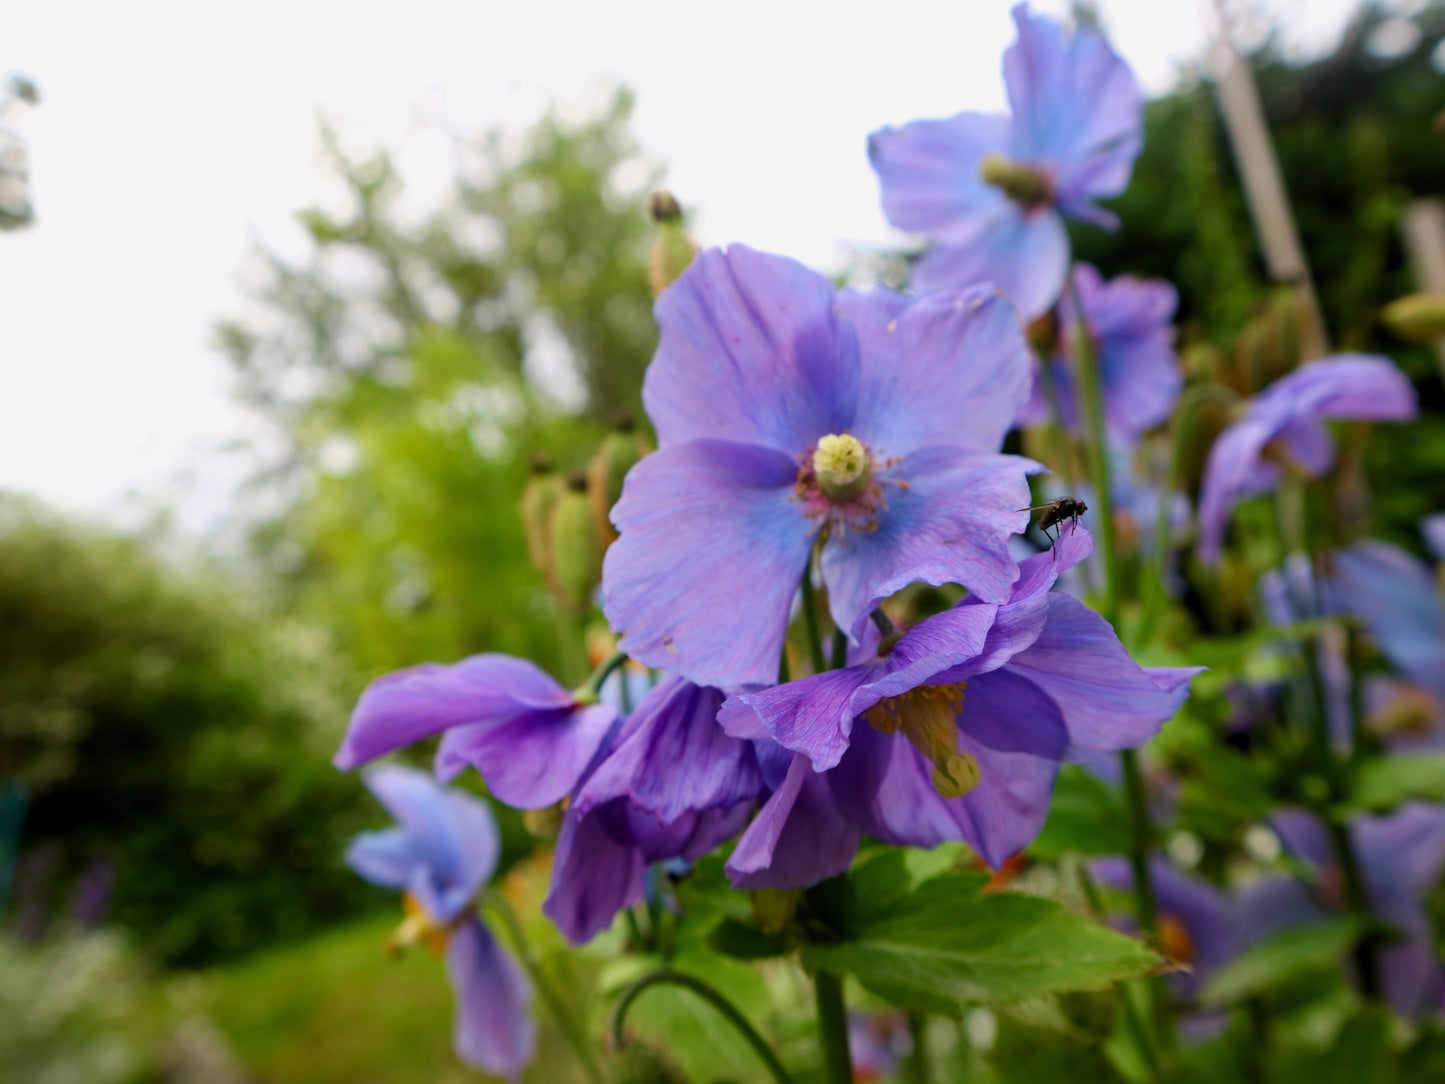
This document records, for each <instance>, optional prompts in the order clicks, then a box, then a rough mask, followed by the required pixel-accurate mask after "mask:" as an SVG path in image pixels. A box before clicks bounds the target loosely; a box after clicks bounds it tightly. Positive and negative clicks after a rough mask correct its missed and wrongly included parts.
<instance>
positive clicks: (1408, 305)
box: [1380, 291, 1445, 342]
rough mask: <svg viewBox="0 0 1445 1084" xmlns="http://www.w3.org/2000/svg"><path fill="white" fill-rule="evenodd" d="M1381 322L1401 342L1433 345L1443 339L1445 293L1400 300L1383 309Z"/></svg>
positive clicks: (1418, 295) (1426, 294)
mask: <svg viewBox="0 0 1445 1084" xmlns="http://www.w3.org/2000/svg"><path fill="white" fill-rule="evenodd" d="M1380 318H1381V319H1382V320H1384V321H1385V326H1386V327H1388V328H1389V329H1390V330H1391V331H1393V332H1394V333H1395V334H1396V335H1399V336H1400V337H1401V338H1402V339H1409V340H1410V341H1412V342H1434V341H1435V340H1436V339H1440V338H1445V292H1439V291H1435V292H1431V293H1422V294H1411V295H1409V296H1408V297H1402V298H1400V299H1399V300H1398V301H1392V302H1390V303H1389V304H1388V305H1386V306H1385V308H1384V311H1383V312H1381V313H1380Z"/></svg>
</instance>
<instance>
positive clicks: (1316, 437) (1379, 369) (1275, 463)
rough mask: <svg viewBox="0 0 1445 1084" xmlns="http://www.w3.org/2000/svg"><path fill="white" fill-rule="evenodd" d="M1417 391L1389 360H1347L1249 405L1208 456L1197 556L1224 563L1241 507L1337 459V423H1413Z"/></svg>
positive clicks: (1297, 375) (1305, 371)
mask: <svg viewBox="0 0 1445 1084" xmlns="http://www.w3.org/2000/svg"><path fill="white" fill-rule="evenodd" d="M1414 416H1415V389H1414V388H1413V387H1412V386H1411V384H1410V381H1409V380H1408V379H1407V378H1406V377H1405V374H1404V373H1402V372H1401V371H1400V370H1399V369H1398V368H1396V366H1395V364H1394V363H1393V362H1392V361H1390V360H1389V359H1388V358H1382V357H1374V356H1371V355H1367V354H1340V355H1337V356H1335V357H1331V358H1321V359H1320V360H1318V361H1311V362H1306V363H1305V364H1304V365H1301V366H1300V367H1299V368H1298V369H1296V370H1294V372H1292V373H1289V374H1287V375H1285V376H1282V377H1280V378H1279V379H1278V380H1276V381H1275V382H1274V383H1273V384H1271V385H1270V386H1269V387H1268V388H1266V389H1265V390H1264V391H1262V392H1260V393H1259V394H1258V395H1256V396H1255V397H1254V398H1253V399H1252V400H1250V402H1249V403H1248V405H1247V408H1246V410H1245V413H1244V416H1243V417H1242V418H1240V420H1239V421H1237V422H1235V423H1234V424H1233V425H1231V426H1229V428H1227V429H1225V430H1224V432H1222V433H1221V434H1220V435H1219V438H1218V439H1217V440H1216V441H1215V442H1214V447H1213V448H1211V449H1210V451H1209V460H1208V462H1207V463H1206V464H1205V468H1204V484H1203V487H1202V490H1201V493H1200V497H1199V545H1198V550H1197V552H1198V554H1199V557H1200V559H1201V560H1203V561H1204V562H1205V563H1207V564H1214V563H1216V562H1218V560H1219V556H1220V552H1221V549H1222V547H1223V544H1224V529H1225V527H1226V526H1227V524H1228V521H1229V515H1230V512H1231V511H1232V510H1233V508H1234V506H1235V505H1236V504H1237V503H1238V502H1240V501H1241V500H1244V499H1245V498H1248V497H1255V496H1259V495H1260V494H1263V493H1267V492H1269V491H1270V490H1272V489H1274V488H1275V487H1276V486H1277V485H1279V483H1280V482H1281V481H1282V480H1283V478H1284V475H1285V469H1286V466H1288V468H1289V469H1291V470H1295V471H1298V472H1300V473H1301V474H1303V475H1305V476H1306V477H1310V478H1314V477H1318V476H1319V475H1321V474H1323V473H1324V472H1325V471H1327V470H1328V469H1329V468H1330V466H1331V465H1332V464H1333V463H1334V460H1335V443H1334V439H1333V438H1332V437H1331V436H1330V431H1329V429H1328V427H1327V426H1326V425H1325V423H1326V421H1328V420H1329V419H1332V418H1341V419H1351V420H1357V421H1370V420H1375V421H1409V420H1410V419H1411V418H1413V417H1414Z"/></svg>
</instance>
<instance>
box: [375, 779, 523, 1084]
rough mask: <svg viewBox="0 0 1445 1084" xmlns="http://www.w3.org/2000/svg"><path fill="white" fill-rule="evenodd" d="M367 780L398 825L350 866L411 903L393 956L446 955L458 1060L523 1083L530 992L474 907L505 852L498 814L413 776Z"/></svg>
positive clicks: (378, 835) (468, 797)
mask: <svg viewBox="0 0 1445 1084" xmlns="http://www.w3.org/2000/svg"><path fill="white" fill-rule="evenodd" d="M363 778H364V779H365V781H366V785H367V786H368V787H369V788H370V789H371V792H372V793H373V794H375V795H376V797H377V798H378V799H379V800H380V801H381V804H382V805H384V806H385V807H386V808H387V811H388V812H390V813H391V815H392V816H394V817H395V818H396V819H397V822H398V824H397V826H396V827H395V828H388V829H386V830H384V831H380V832H362V833H361V834H360V835H359V836H357V837H356V838H355V839H354V840H352V842H351V846H350V847H348V848H347V851H346V862H347V864H348V865H349V866H351V868H352V869H354V870H355V871H356V872H357V873H359V874H360V875H361V876H362V877H364V878H365V879H366V880H368V881H370V882H371V883H372V884H377V885H382V886H383V887H386V888H396V889H401V890H402V891H404V892H405V893H406V902H407V911H408V916H407V920H406V921H405V922H404V923H403V924H402V926H401V928H400V929H399V930H398V931H397V935H396V936H395V937H394V938H393V942H392V943H393V944H394V945H395V946H397V947H405V946H407V945H410V944H413V943H417V942H421V943H424V944H427V945H428V946H430V947H432V948H434V949H436V950H438V951H440V952H442V953H443V954H444V955H445V957H446V964H447V975H448V977H449V978H450V979H451V983H452V986H453V987H454V988H455V989H456V991H457V997H458V1005H457V1015H456V1023H455V1030H454V1033H453V1045H454V1046H455V1048H456V1052H457V1055H458V1056H459V1057H460V1058H461V1059H462V1060H463V1061H464V1062H466V1063H467V1064H468V1065H472V1066H475V1067H476V1068H479V1069H484V1070H486V1071H487V1072H489V1073H498V1074H501V1075H503V1076H511V1077H515V1076H517V1075H518V1074H519V1073H520V1072H521V1070H522V1067H523V1066H524V1065H526V1064H527V1062H529V1061H530V1060H531V1059H532V1054H533V1052H534V1050H535V1048H536V1040H537V1033H536V1025H535V1024H534V1022H533V1021H532V1018H531V1017H530V1016H529V1015H528V1013H527V1006H528V1003H529V1002H530V1001H531V997H532V991H531V987H530V986H529V985H528V983H527V979H526V977H525V976H524V975H523V974H522V972H521V970H520V969H519V968H518V967H517V964H516V963H515V961H513V960H512V958H511V957H510V956H509V955H508V954H507V953H506V951H505V950H504V949H503V948H502V947H501V946H500V945H499V944H498V943H497V941H496V939H495V938H494V937H493V936H492V934H491V932H490V931H489V930H488V929H487V928H486V927H485V926H483V925H482V923H481V922H480V921H479V920H478V919H477V915H476V911H475V907H474V901H475V899H476V896H477V893H478V892H480V891H481V889H482V886H483V885H485V884H486V883H487V881H488V879H490V877H491V876H492V872H493V871H494V870H495V869H496V866H497V855H498V853H499V852H500V849H501V848H500V841H499V839H498V836H497V826H496V824H495V822H494V821H493V820H492V813H491V810H490V809H488V808H487V805H486V803H485V802H483V801H481V800H479V799H477V798H474V797H472V796H471V795H469V794H464V793H462V792H461V791H455V790H448V789H447V788H445V787H442V786H440V785H439V784H438V783H437V782H436V781H435V780H434V779H432V777H431V776H429V775H428V774H427V773H425V772H422V771H418V770H416V769H415V768H404V767H401V766H399V765H394V764H393V765H379V766H377V767H375V768H371V769H370V770H368V771H367V772H366V773H365V775H364V777H363Z"/></svg>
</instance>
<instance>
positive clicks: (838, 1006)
mask: <svg viewBox="0 0 1445 1084" xmlns="http://www.w3.org/2000/svg"><path fill="white" fill-rule="evenodd" d="M813 988H814V991H815V992H816V994H817V999H818V1042H819V1045H821V1046H822V1048H823V1079H824V1080H825V1081H826V1082H827V1084H853V1056H852V1054H851V1052H850V1051H849V1050H848V1011H847V1009H846V1008H845V1007H844V1004H843V983H842V981H841V980H840V979H839V978H838V976H837V975H834V974H832V973H831V972H828V971H818V972H816V973H814V975H813Z"/></svg>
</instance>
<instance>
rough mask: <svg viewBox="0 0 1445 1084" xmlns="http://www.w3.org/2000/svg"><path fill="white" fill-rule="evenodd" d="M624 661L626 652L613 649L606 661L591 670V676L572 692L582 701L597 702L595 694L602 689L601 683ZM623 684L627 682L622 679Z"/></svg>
mask: <svg viewBox="0 0 1445 1084" xmlns="http://www.w3.org/2000/svg"><path fill="white" fill-rule="evenodd" d="M626 661H627V653H626V652H624V651H614V652H613V653H612V654H611V655H609V656H608V658H607V661H606V662H604V663H603V664H602V665H601V666H599V667H598V668H597V669H596V670H594V671H592V676H591V677H589V678H588V679H587V680H586V681H584V682H583V683H582V684H581V686H580V687H578V689H577V690H576V691H575V692H574V693H573V695H574V696H576V698H577V699H578V700H579V701H582V702H584V703H592V704H595V703H597V696H598V694H599V693H600V692H601V691H602V685H603V683H604V682H606V680H607V679H608V678H610V677H611V676H612V674H613V672H614V671H615V670H616V669H617V668H618V667H619V666H621V665H622V664H623V663H625V662H626ZM623 684H624V685H626V684H627V683H626V682H625V681H624V682H623Z"/></svg>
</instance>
